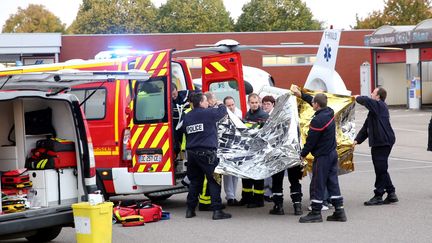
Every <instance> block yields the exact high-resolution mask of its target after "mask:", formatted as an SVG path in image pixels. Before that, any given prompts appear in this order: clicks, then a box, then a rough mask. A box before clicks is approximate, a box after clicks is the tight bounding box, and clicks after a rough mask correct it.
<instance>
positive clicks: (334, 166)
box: [301, 93, 343, 211]
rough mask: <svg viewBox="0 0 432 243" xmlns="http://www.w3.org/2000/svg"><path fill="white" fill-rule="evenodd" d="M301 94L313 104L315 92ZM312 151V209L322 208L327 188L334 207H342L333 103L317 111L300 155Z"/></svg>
mask: <svg viewBox="0 0 432 243" xmlns="http://www.w3.org/2000/svg"><path fill="white" fill-rule="evenodd" d="M301 98H302V99H303V100H304V101H306V102H308V103H309V104H310V105H312V99H313V97H312V96H310V95H308V94H303V93H302V97H301ZM309 153H312V155H313V156H314V161H313V164H312V181H311V183H310V194H311V195H310V198H311V201H312V209H313V210H314V211H321V208H322V203H323V200H324V191H325V189H326V188H327V190H328V192H329V194H330V199H331V202H332V204H333V205H334V206H335V208H340V207H341V206H342V204H343V198H342V196H341V193H340V188H339V181H338V156H337V152H336V124H335V121H334V111H333V109H332V108H330V107H325V108H322V109H320V110H318V111H316V112H315V115H314V117H313V118H312V121H311V123H310V126H309V132H308V136H307V138H306V143H305V145H304V147H303V149H302V151H301V156H302V157H306V156H307V155H308V154H309Z"/></svg>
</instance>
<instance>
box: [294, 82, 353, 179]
mask: <svg viewBox="0 0 432 243" xmlns="http://www.w3.org/2000/svg"><path fill="white" fill-rule="evenodd" d="M303 92H306V93H307V94H310V95H312V96H314V95H315V94H317V93H318V92H313V91H309V90H304V91H303ZM325 94H326V95H327V98H328V100H327V106H329V107H331V108H332V109H333V110H334V112H335V122H336V143H337V147H336V150H337V153H338V158H339V161H338V163H339V174H340V175H341V174H346V173H349V172H352V171H354V163H353V152H354V150H353V147H352V145H353V141H354V138H355V121H354V119H355V113H354V107H355V100H354V98H353V97H351V96H341V95H334V94H328V93H325ZM297 102H298V104H299V115H300V135H301V141H302V147H303V145H304V143H305V142H306V137H307V133H308V131H309V124H310V121H311V120H312V117H313V115H314V113H315V111H314V110H313V109H312V106H310V105H309V104H308V103H307V102H305V101H303V100H302V99H297ZM306 161H307V165H306V168H305V171H308V172H310V171H312V161H313V156H312V155H311V154H309V155H308V156H307V157H306Z"/></svg>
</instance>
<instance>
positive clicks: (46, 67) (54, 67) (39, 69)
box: [0, 62, 117, 75]
mask: <svg viewBox="0 0 432 243" xmlns="http://www.w3.org/2000/svg"><path fill="white" fill-rule="evenodd" d="M111 65H117V62H101V63H89V64H81V65H77V64H76V65H74V64H68V65H64V64H56V63H55V64H50V65H48V64H47V65H41V66H42V67H37V68H26V67H23V68H20V69H16V70H11V71H4V72H0V75H11V74H19V73H28V72H43V71H54V70H62V69H81V68H95V67H104V66H111Z"/></svg>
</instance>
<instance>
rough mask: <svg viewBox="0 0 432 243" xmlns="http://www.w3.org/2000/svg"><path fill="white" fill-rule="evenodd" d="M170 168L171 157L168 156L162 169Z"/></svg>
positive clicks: (167, 169)
mask: <svg viewBox="0 0 432 243" xmlns="http://www.w3.org/2000/svg"><path fill="white" fill-rule="evenodd" d="M170 169H171V158H168V160H167V162H166V163H165V165H164V167H163V169H162V171H169V170H170Z"/></svg>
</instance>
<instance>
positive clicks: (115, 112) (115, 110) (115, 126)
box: [114, 80, 120, 144]
mask: <svg viewBox="0 0 432 243" xmlns="http://www.w3.org/2000/svg"><path fill="white" fill-rule="evenodd" d="M119 99H120V81H118V80H117V81H116V87H115V103H114V107H115V109H114V142H115V143H116V144H117V143H118V141H119V134H118V131H119V125H118V123H119V121H118V120H119V117H118V108H119Z"/></svg>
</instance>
